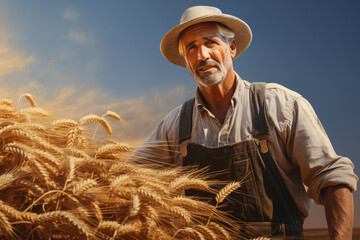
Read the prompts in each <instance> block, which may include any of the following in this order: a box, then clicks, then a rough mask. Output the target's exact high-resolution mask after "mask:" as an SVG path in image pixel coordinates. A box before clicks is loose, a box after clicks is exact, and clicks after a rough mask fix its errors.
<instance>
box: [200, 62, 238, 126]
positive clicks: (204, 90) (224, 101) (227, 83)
mask: <svg viewBox="0 0 360 240" xmlns="http://www.w3.org/2000/svg"><path fill="white" fill-rule="evenodd" d="M235 78H236V74H235V72H234V70H233V69H231V70H230V71H229V72H228V74H227V75H226V77H225V79H224V80H223V81H222V82H221V83H220V84H218V85H215V86H211V87H204V86H199V90H200V92H201V94H202V95H203V98H204V101H205V103H206V106H207V108H208V109H209V110H210V112H211V113H212V114H214V116H215V117H216V118H217V119H218V120H219V121H220V122H221V123H224V121H225V117H226V113H227V111H228V109H229V107H230V105H231V98H232V96H233V94H234V92H235V88H236V80H235Z"/></svg>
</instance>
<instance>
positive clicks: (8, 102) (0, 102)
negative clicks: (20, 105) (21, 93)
mask: <svg viewBox="0 0 360 240" xmlns="http://www.w3.org/2000/svg"><path fill="white" fill-rule="evenodd" d="M0 105H6V106H11V105H12V101H11V100H10V99H7V98H2V99H0Z"/></svg>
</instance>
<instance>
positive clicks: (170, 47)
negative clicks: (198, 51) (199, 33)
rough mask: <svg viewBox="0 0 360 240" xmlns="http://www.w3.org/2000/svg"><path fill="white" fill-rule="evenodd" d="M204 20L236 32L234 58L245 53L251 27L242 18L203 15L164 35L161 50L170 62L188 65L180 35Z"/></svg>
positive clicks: (250, 35) (249, 41)
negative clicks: (179, 43) (179, 45)
mask: <svg viewBox="0 0 360 240" xmlns="http://www.w3.org/2000/svg"><path fill="white" fill-rule="evenodd" d="M203 22H218V23H221V24H223V25H224V26H225V27H227V28H229V29H230V30H231V31H233V32H234V34H235V44H236V55H235V57H234V59H235V58H237V57H238V56H239V55H240V54H241V53H243V52H244V51H245V50H246V49H247V48H248V46H249V45H250V43H251V39H252V33H251V29H250V27H249V26H248V25H247V24H246V23H245V22H244V21H242V20H241V19H239V18H237V17H234V16H232V15H228V14H221V15H209V16H201V17H199V18H195V19H192V20H190V21H188V22H185V23H183V24H180V25H178V26H176V27H174V28H173V29H171V30H170V31H169V32H168V33H167V34H166V35H165V36H164V38H163V39H162V41H161V43H160V50H161V53H162V54H163V56H164V57H165V58H166V59H167V60H168V61H169V62H172V63H174V64H176V65H179V66H181V67H186V65H185V62H184V59H183V57H182V56H181V55H180V53H179V49H178V41H179V36H180V34H181V32H182V31H184V30H185V29H186V28H188V27H190V26H192V25H195V24H198V23H203Z"/></svg>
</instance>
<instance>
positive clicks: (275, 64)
mask: <svg viewBox="0 0 360 240" xmlns="http://www.w3.org/2000/svg"><path fill="white" fill-rule="evenodd" d="M193 5H212V6H216V7H219V8H220V9H221V10H222V11H223V12H224V13H227V14H232V15H235V16H237V17H239V18H241V19H243V20H244V21H246V22H247V23H248V24H249V25H250V27H251V29H252V32H253V41H252V43H251V45H250V47H249V49H247V50H246V51H245V52H244V53H243V54H242V55H241V56H240V57H239V58H238V59H237V60H235V62H234V66H235V70H236V71H237V72H238V74H239V75H240V76H241V77H242V78H244V79H247V80H249V81H250V82H258V81H260V82H261V81H265V82H276V83H280V84H282V85H284V86H286V87H288V88H290V89H292V90H295V91H297V92H299V93H300V94H302V95H303V96H304V97H305V98H307V99H308V100H309V101H310V102H311V104H312V105H313V107H314V109H315V111H316V112H317V114H318V116H319V118H320V120H321V122H322V124H323V125H324V128H325V130H326V131H327V133H328V135H329V137H330V139H331V140H332V143H333V145H334V148H335V150H336V151H337V152H338V153H339V154H341V155H346V156H348V157H350V158H351V159H352V160H353V162H354V164H355V171H356V173H357V174H358V175H360V170H359V168H360V167H358V166H360V160H359V157H358V156H360V148H359V147H358V145H357V143H359V140H358V135H359V133H360V124H359V122H360V111H359V107H358V106H357V105H358V104H359V100H358V95H359V90H360V88H359V87H360V45H359V43H360V14H359V12H360V2H359V1H356V0H348V1H340V0H337V1H335V0H317V1H311V0H302V1H289V0H272V1H269V0H228V1H190V0H182V1H171V0H162V1H160V0H159V1H149V0H142V1H137V0H133V1H115V0H108V1H100V0H99V1H95V0H87V1H85V0H79V1H40V0H33V1H25V0H24V1H20V0H2V1H0V96H1V97H9V98H12V99H17V98H18V97H19V96H20V95H21V94H23V93H27V92H29V93H31V94H32V95H34V96H35V97H36V100H37V101H38V102H39V105H40V106H43V107H44V108H46V109H51V110H52V111H53V112H54V113H56V114H58V115H59V116H60V117H64V116H65V115H66V116H67V117H71V118H73V119H77V118H79V117H81V116H83V115H86V114H88V113H95V114H99V115H102V114H103V113H105V112H106V110H112V111H115V112H117V113H119V114H120V116H121V117H122V118H124V119H125V120H126V123H124V124H121V125H119V126H116V127H115V128H116V131H115V135H116V137H118V138H119V139H121V140H124V141H140V140H141V139H144V138H145V137H146V136H147V135H148V134H149V133H150V131H151V130H152V129H153V128H154V126H155V124H156V123H157V122H158V121H159V120H160V119H161V118H162V117H164V115H165V114H166V113H167V112H168V111H169V110H171V109H172V108H173V107H175V106H177V105H179V104H181V103H182V102H183V101H184V100H186V99H187V98H189V97H191V96H193V94H194V89H195V87H196V84H195V82H194V80H193V79H192V78H191V76H190V74H189V73H188V72H187V70H186V69H184V68H181V67H178V66H175V65H173V64H171V63H169V62H167V61H166V60H165V59H164V58H163V57H162V55H161V53H160V50H159V44H160V41H161V39H162V37H163V36H164V35H165V34H166V33H167V31H168V30H170V29H171V28H172V27H174V26H175V25H177V24H178V22H179V18H180V16H181V14H182V12H183V11H184V10H185V9H186V8H188V7H190V6H193ZM357 198H358V199H359V194H358V193H357ZM357 202H359V200H357ZM356 207H357V208H356V211H357V212H356V214H355V216H356V221H355V223H356V225H357V226H360V219H359V216H360V214H359V211H360V210H359V207H358V206H357V205H356ZM317 211H318V210H316V209H315V210H314V212H315V213H316V214H317ZM316 214H315V215H316ZM311 217H312V218H313V219H315V217H316V216H311ZM315 222H316V223H315ZM314 223H315V225H313V224H308V223H307V224H308V225H306V226H312V227H314V226H315V227H316V226H318V225H324V220H323V219H322V220H321V221H315V220H314ZM316 224H317V225H316Z"/></svg>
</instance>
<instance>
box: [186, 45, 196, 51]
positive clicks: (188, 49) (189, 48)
mask: <svg viewBox="0 0 360 240" xmlns="http://www.w3.org/2000/svg"><path fill="white" fill-rule="evenodd" d="M193 49H195V46H194V45H191V46H189V47H188V48H187V52H189V51H190V50H193Z"/></svg>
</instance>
